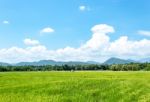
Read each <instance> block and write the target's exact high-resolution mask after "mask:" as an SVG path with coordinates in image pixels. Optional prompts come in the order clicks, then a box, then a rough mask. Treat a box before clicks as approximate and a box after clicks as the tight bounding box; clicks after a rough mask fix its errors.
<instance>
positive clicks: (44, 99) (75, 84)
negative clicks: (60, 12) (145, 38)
mask: <svg viewBox="0 0 150 102" xmlns="http://www.w3.org/2000/svg"><path fill="white" fill-rule="evenodd" d="M0 102H150V72H88V71H87V72H6V73H4V72H2V73H0Z"/></svg>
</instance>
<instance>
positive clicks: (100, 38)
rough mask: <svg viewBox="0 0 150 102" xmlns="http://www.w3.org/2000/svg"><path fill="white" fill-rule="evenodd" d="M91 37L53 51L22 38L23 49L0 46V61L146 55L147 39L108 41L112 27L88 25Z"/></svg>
mask: <svg viewBox="0 0 150 102" xmlns="http://www.w3.org/2000/svg"><path fill="white" fill-rule="evenodd" d="M91 31H92V37H91V38H90V39H89V40H88V41H86V42H85V43H84V44H82V45H81V46H79V47H78V48H74V47H70V46H67V47H65V48H60V49H57V50H49V49H47V48H46V46H44V45H42V44H40V42H39V41H38V40H32V39H29V38H28V39H25V40H24V44H25V45H27V46H26V48H19V47H11V48H7V49H0V61H2V62H11V63H15V62H21V61H37V60H42V59H52V60H57V61H89V60H92V61H98V62H102V61H104V60H106V59H107V58H109V57H114V56H115V57H120V58H140V57H148V56H150V40H148V39H141V40H129V39H128V37H127V36H121V37H120V38H118V39H116V40H115V41H110V37H109V34H111V33H114V32H115V30H114V28H113V27H112V26H110V25H107V24H98V25H95V26H94V27H92V28H91Z"/></svg>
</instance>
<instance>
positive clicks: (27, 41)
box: [23, 38, 40, 46]
mask: <svg viewBox="0 0 150 102" xmlns="http://www.w3.org/2000/svg"><path fill="white" fill-rule="evenodd" d="M23 42H24V44H25V45H28V46H36V45H40V42H39V41H38V40H32V39H30V38H26V39H24V41H23Z"/></svg>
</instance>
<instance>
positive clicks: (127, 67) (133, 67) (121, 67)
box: [0, 63, 150, 72]
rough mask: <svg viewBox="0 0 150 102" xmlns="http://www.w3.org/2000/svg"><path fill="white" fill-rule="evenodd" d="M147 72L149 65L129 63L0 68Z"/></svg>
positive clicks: (8, 67) (3, 67)
mask: <svg viewBox="0 0 150 102" xmlns="http://www.w3.org/2000/svg"><path fill="white" fill-rule="evenodd" d="M82 70H94V71H95V70H100V71H109V70H110V71H149V70H150V63H129V64H112V65H107V64H90V65H67V64H64V65H54V66H52V65H43V66H33V65H25V66H0V72H6V71H82Z"/></svg>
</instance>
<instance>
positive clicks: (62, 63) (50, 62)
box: [15, 60, 98, 66]
mask: <svg viewBox="0 0 150 102" xmlns="http://www.w3.org/2000/svg"><path fill="white" fill-rule="evenodd" d="M64 64H67V65H87V64H98V63H97V62H93V61H88V62H79V61H69V62H61V61H54V60H41V61H38V62H20V63H17V64H15V65H16V66H25V65H34V66H42V65H64Z"/></svg>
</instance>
